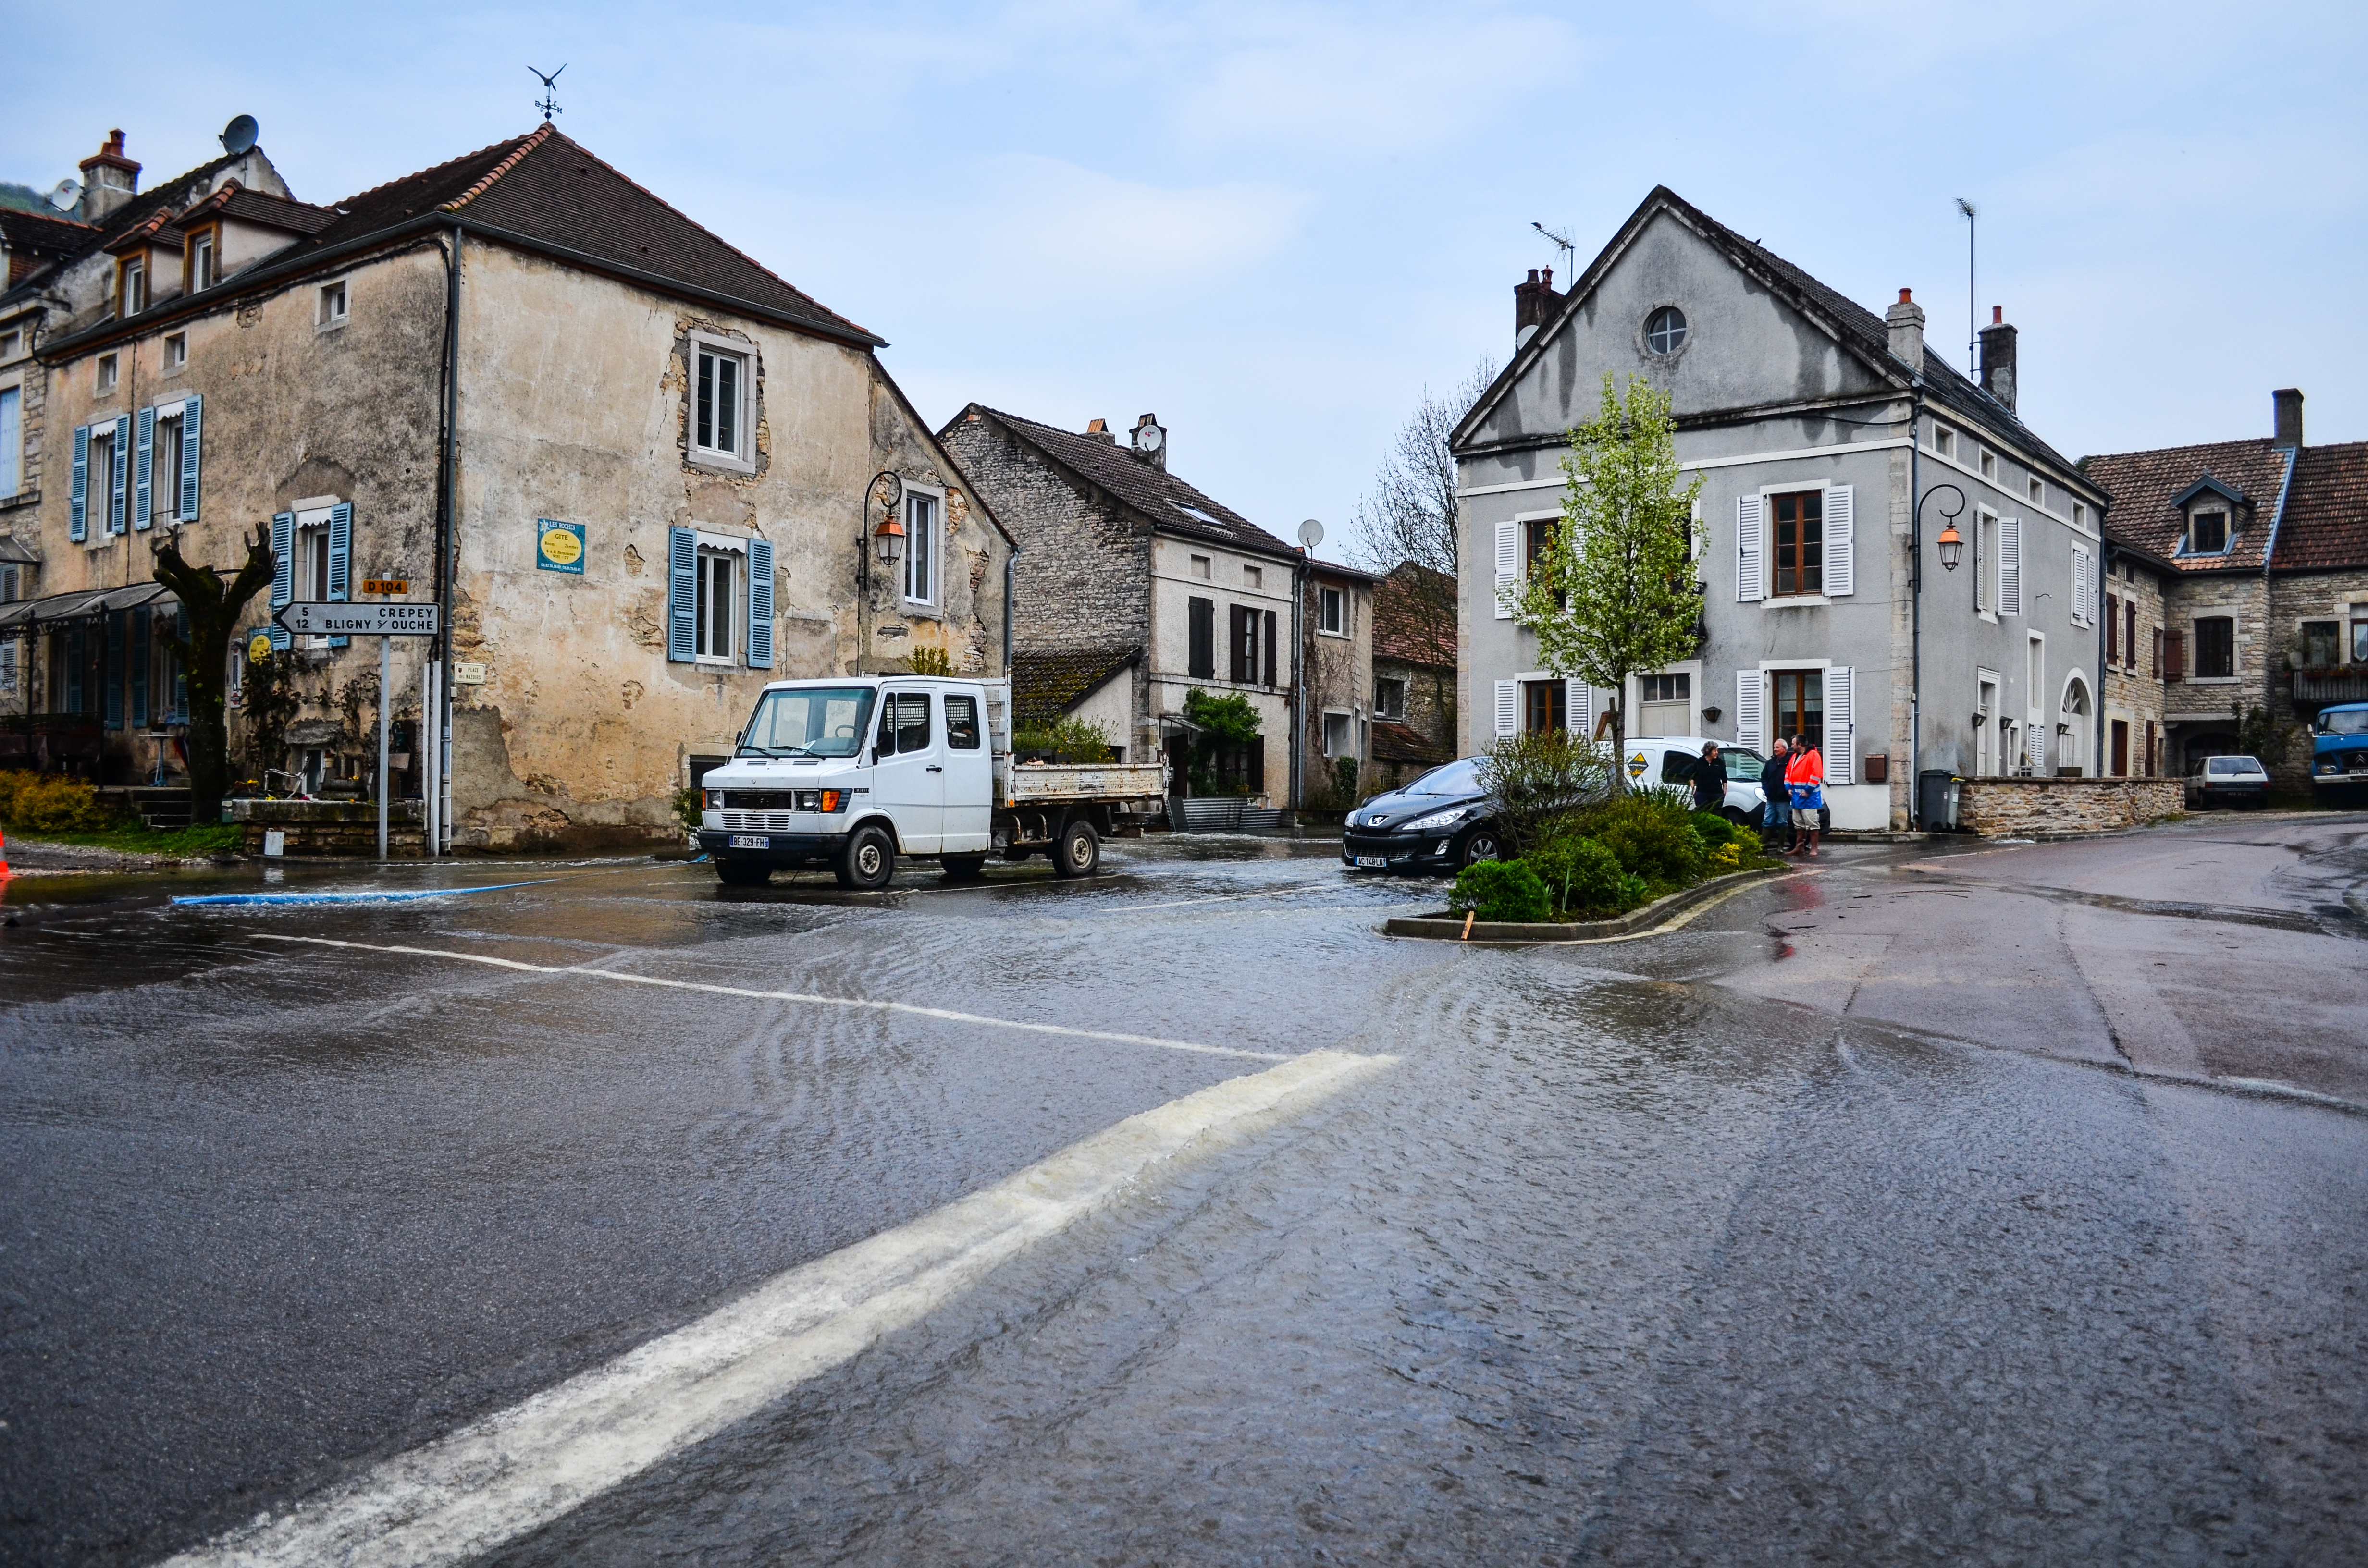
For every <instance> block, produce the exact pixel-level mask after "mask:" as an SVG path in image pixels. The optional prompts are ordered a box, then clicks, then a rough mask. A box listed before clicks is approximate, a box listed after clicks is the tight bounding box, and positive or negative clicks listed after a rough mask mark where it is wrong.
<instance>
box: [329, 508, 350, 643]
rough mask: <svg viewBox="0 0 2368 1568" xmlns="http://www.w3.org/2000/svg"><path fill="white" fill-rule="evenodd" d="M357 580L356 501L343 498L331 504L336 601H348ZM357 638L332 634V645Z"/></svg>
mask: <svg viewBox="0 0 2368 1568" xmlns="http://www.w3.org/2000/svg"><path fill="white" fill-rule="evenodd" d="M353 582H354V504H353V503H352V502H350V501H340V502H338V503H337V504H336V506H332V507H330V508H329V598H330V601H331V602H332V603H334V604H344V603H345V602H346V601H347V598H349V597H351V590H352V588H353ZM352 641H353V639H352V638H350V637H332V638H330V639H329V646H330V647H332V648H342V647H345V646H346V645H347V643H349V642H352Z"/></svg>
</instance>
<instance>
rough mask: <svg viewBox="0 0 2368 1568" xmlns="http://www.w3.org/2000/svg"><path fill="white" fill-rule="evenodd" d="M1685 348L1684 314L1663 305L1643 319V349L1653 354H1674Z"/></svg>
mask: <svg viewBox="0 0 2368 1568" xmlns="http://www.w3.org/2000/svg"><path fill="white" fill-rule="evenodd" d="M1685 346H1686V313H1685V312H1683V311H1681V310H1679V309H1678V307H1677V306H1675V305H1663V306H1662V307H1661V308H1660V309H1659V310H1657V311H1655V312H1653V313H1652V314H1651V315H1649V316H1647V317H1646V318H1645V349H1646V351H1647V352H1649V353H1654V354H1675V353H1676V352H1677V351H1678V350H1679V349H1680V348H1683V347H1685Z"/></svg>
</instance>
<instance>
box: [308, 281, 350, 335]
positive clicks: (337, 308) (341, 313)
mask: <svg viewBox="0 0 2368 1568" xmlns="http://www.w3.org/2000/svg"><path fill="white" fill-rule="evenodd" d="M313 324H314V325H316V326H318V327H321V328H323V329H324V330H325V329H327V328H329V327H333V326H343V325H345V324H346V281H345V279H344V278H339V279H337V281H336V282H335V283H324V284H322V285H321V306H320V313H319V314H318V315H316V316H315V317H313Z"/></svg>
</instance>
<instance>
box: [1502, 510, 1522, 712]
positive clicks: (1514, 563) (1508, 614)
mask: <svg viewBox="0 0 2368 1568" xmlns="http://www.w3.org/2000/svg"><path fill="white" fill-rule="evenodd" d="M1520 572H1521V525H1520V524H1519V523H1498V524H1497V600H1496V608H1497V619H1498V620H1510V619H1513V612H1512V610H1511V608H1509V607H1508V606H1507V605H1506V603H1505V590H1506V589H1507V588H1509V587H1511V586H1512V585H1513V584H1514V582H1515V581H1516V580H1517V579H1518V578H1519V577H1520ZM1497 733H1498V734H1500V735H1509V734H1511V733H1513V732H1512V731H1510V730H1506V729H1499V730H1498V731H1497Z"/></svg>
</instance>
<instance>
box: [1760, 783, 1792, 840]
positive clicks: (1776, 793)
mask: <svg viewBox="0 0 2368 1568" xmlns="http://www.w3.org/2000/svg"><path fill="white" fill-rule="evenodd" d="M1767 793H1768V814H1767V817H1766V819H1765V821H1766V824H1767V827H1768V830H1769V831H1770V833H1789V832H1791V831H1792V827H1793V797H1792V796H1790V795H1788V794H1786V793H1785V792H1784V786H1782V784H1779V785H1777V786H1776V787H1775V788H1774V789H1772V790H1768V791H1767Z"/></svg>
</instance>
